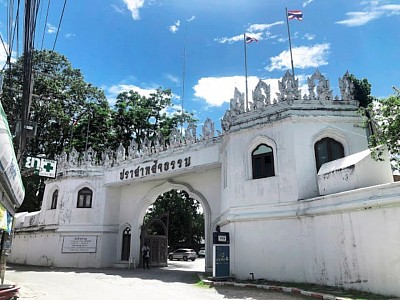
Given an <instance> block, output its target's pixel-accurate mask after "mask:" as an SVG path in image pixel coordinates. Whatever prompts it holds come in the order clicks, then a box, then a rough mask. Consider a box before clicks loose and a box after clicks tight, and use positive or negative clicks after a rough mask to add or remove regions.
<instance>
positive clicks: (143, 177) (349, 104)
mask: <svg viewBox="0 0 400 300" xmlns="http://www.w3.org/2000/svg"><path fill="white" fill-rule="evenodd" d="M307 83H308V93H307V91H302V92H301V91H300V89H299V84H298V81H297V80H296V79H295V78H293V76H292V75H291V74H290V73H289V72H288V73H286V74H285V75H284V76H283V78H282V80H281V81H279V82H278V87H279V92H278V93H276V97H273V96H271V89H270V86H269V85H267V84H266V83H265V82H263V81H261V80H260V82H259V83H258V84H257V86H256V88H255V90H254V91H253V92H252V97H249V98H251V99H250V100H251V101H250V102H249V103H246V101H245V96H244V94H243V93H241V92H240V91H239V90H237V89H236V90H235V92H234V97H233V99H231V101H230V107H229V109H228V110H227V111H226V113H225V114H224V116H223V118H222V122H221V127H222V130H223V132H222V133H219V132H218V133H216V132H215V130H214V123H213V122H212V121H211V120H209V119H208V120H206V122H205V123H204V124H203V126H202V128H201V134H200V135H197V134H196V127H195V126H194V125H193V124H189V126H188V127H187V128H186V130H185V132H184V133H181V131H180V130H178V129H174V130H172V132H171V135H170V136H169V137H168V141H169V143H168V145H165V143H164V139H163V138H162V136H161V135H156V136H155V139H154V143H153V144H149V143H148V142H145V141H143V143H141V145H143V147H142V148H138V147H137V144H135V143H134V142H132V144H131V145H130V146H129V147H128V148H127V149H125V148H124V147H122V145H121V146H120V147H119V148H118V149H117V150H116V151H115V152H112V151H107V152H105V153H103V154H102V155H97V154H96V153H94V152H93V151H92V150H91V149H89V150H88V151H87V152H86V153H82V154H80V153H77V152H76V151H75V150H73V151H71V152H70V153H69V155H67V154H66V153H63V154H62V155H61V156H60V157H59V158H58V163H59V165H58V169H57V178H56V179H53V180H49V181H48V182H47V185H46V190H45V193H44V199H43V205H42V209H41V211H40V212H35V213H20V214H19V215H17V218H16V225H15V227H16V229H15V236H14V241H13V246H12V253H11V255H10V257H9V260H10V261H11V262H14V263H26V264H34V265H35V264H43V262H46V265H53V266H65V267H110V266H125V267H132V266H137V265H138V264H139V262H140V259H139V258H140V247H141V233H142V229H143V228H142V225H143V224H142V222H143V217H144V215H145V213H146V210H147V208H148V207H149V205H151V204H152V203H153V202H154V201H155V200H156V199H157V197H158V196H159V195H160V194H162V193H164V192H167V191H169V190H171V189H176V190H185V191H186V192H187V193H188V194H189V196H190V197H192V198H194V199H196V200H198V201H199V202H200V203H201V205H202V207H203V210H204V214H205V242H206V269H207V270H211V269H212V260H211V258H212V249H213V248H212V239H211V236H212V232H213V231H214V230H215V228H216V226H219V228H220V229H221V231H223V232H229V234H230V257H229V262H230V275H232V276H236V277H237V278H244V279H246V278H248V277H249V274H250V273H253V274H254V276H255V277H256V278H266V279H269V280H278V281H295V282H309V283H310V282H313V283H318V284H325V285H336V286H338V285H340V286H343V287H346V288H352V289H357V288H358V289H362V290H368V291H374V292H377V293H382V294H390V295H398V296H400V291H399V287H398V284H397V282H400V272H397V270H398V268H392V264H390V263H387V262H390V261H400V256H399V254H398V251H396V249H397V248H398V247H397V245H398V244H399V243H400V237H399V236H398V234H396V231H394V230H391V229H392V228H397V227H398V224H397V223H398V221H397V220H398V219H399V216H400V208H399V207H400V199H399V197H398V195H399V193H400V186H399V184H396V183H392V182H393V176H392V172H391V168H390V164H389V163H388V160H385V161H384V162H376V161H374V160H373V159H371V156H370V152H369V150H368V143H367V137H366V130H365V128H363V127H362V124H363V120H362V118H361V117H360V115H359V114H358V101H356V100H355V99H354V98H353V90H354V88H353V85H352V82H351V80H350V78H349V74H348V73H346V74H345V75H344V76H343V77H341V78H339V87H340V95H339V96H336V97H334V96H333V91H332V90H330V84H329V81H328V80H327V79H326V78H325V77H324V75H322V74H321V73H320V72H319V71H318V70H317V71H316V72H315V73H314V74H313V75H312V76H311V77H309V78H308V80H307ZM302 93H304V95H303V96H302V95H301V94H302ZM99 157H101V159H97V158H99ZM95 158H96V159H95ZM383 183H386V184H384V185H382V184H383ZM374 224H381V225H380V226H381V228H379V231H376V230H377V226H374ZM143 238H146V237H145V236H143ZM383 243H384V244H385V245H386V247H384V248H382V247H380V245H382V244H383ZM161 244H162V237H160V239H159V242H157V243H155V244H154V245H155V247H158V246H157V245H161ZM163 247H165V245H164V246H163ZM26 249H29V252H27V251H26ZM159 253H161V252H159ZM249 253H250V254H251V255H249ZM371 253H372V254H374V255H373V257H374V259H369V257H370V254H371ZM162 259H164V258H160V260H162ZM224 259H225V261H226V259H227V257H225V258H224ZM385 278H392V279H393V280H392V282H393V284H391V283H389V282H385Z"/></svg>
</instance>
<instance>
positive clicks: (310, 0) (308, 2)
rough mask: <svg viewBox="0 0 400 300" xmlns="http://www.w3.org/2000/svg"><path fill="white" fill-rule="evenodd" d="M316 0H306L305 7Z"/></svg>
mask: <svg viewBox="0 0 400 300" xmlns="http://www.w3.org/2000/svg"><path fill="white" fill-rule="evenodd" d="M313 1H314V0H306V1H304V2H303V7H306V6H307V5H309V4H311V2H313Z"/></svg>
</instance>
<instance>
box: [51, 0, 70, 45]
mask: <svg viewBox="0 0 400 300" xmlns="http://www.w3.org/2000/svg"><path fill="white" fill-rule="evenodd" d="M66 4H67V0H64V6H63V9H62V12H61V17H60V22H59V23H58V28H57V34H56V38H55V40H54V44H53V49H52V51H54V48H55V47H56V43H57V38H58V33H59V32H60V27H61V22H62V19H63V17H64V11H65V5H66Z"/></svg>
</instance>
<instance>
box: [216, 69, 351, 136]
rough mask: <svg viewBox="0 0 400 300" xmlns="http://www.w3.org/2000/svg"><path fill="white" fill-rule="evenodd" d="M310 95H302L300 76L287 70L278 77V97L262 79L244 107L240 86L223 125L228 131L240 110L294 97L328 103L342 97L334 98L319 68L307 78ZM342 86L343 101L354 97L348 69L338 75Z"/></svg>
mask: <svg viewBox="0 0 400 300" xmlns="http://www.w3.org/2000/svg"><path fill="white" fill-rule="evenodd" d="M307 84H308V95H306V94H305V95H304V96H303V97H301V91H300V88H299V82H298V79H295V78H294V76H293V75H292V74H291V73H290V72H289V71H287V72H286V73H285V75H284V76H283V77H282V80H280V81H278V88H279V92H278V93H276V98H273V99H272V98H271V86H270V85H268V84H266V83H265V82H263V81H262V80H261V79H260V80H259V82H258V84H257V86H256V87H255V89H254V91H253V92H252V100H253V101H252V102H250V101H249V106H248V108H247V109H245V100H244V99H245V95H244V93H241V92H240V91H239V90H238V89H237V88H235V92H234V95H233V98H232V99H231V100H230V108H229V109H228V110H227V111H226V112H225V115H224V117H223V118H222V120H221V127H222V130H223V132H227V131H229V129H230V128H231V127H232V124H233V122H234V119H235V117H236V116H238V115H240V114H244V113H247V112H252V111H258V112H260V111H264V110H266V109H268V108H269V107H270V106H275V105H279V104H280V103H286V104H288V105H292V104H293V103H294V101H297V100H302V101H303V103H315V102H317V103H320V104H323V105H324V104H329V103H332V101H340V99H339V97H338V96H336V97H335V98H333V92H332V90H331V89H330V84H329V80H328V79H326V78H325V76H324V75H322V74H321V73H320V71H319V70H318V69H317V70H316V71H315V73H314V74H313V75H312V76H311V77H308V78H307ZM339 87H340V93H341V100H342V101H351V100H354V85H353V83H352V81H351V79H350V75H349V73H348V72H346V74H344V76H343V77H342V78H339Z"/></svg>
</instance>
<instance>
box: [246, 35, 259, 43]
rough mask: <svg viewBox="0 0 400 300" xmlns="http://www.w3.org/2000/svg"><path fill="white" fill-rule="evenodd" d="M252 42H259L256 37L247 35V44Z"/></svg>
mask: <svg viewBox="0 0 400 300" xmlns="http://www.w3.org/2000/svg"><path fill="white" fill-rule="evenodd" d="M252 42H258V40H257V39H256V38H253V37H250V36H247V35H246V44H250V43H252Z"/></svg>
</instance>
